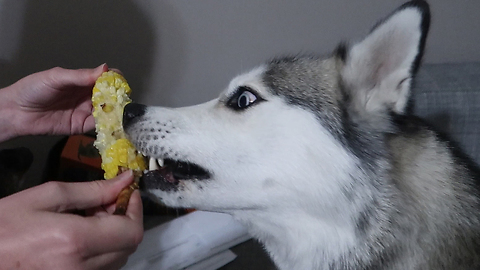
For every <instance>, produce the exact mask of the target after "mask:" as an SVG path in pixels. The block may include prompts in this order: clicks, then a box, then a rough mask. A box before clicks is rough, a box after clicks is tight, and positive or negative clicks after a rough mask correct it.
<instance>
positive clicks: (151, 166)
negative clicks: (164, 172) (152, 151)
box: [148, 157, 160, 171]
mask: <svg viewBox="0 0 480 270" xmlns="http://www.w3.org/2000/svg"><path fill="white" fill-rule="evenodd" d="M148 169H149V170H150V171H154V170H158V169H160V167H159V166H158V163H157V160H156V159H154V158H152V157H151V158H150V160H149V161H148Z"/></svg>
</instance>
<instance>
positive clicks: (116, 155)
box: [92, 71, 146, 179]
mask: <svg viewBox="0 0 480 270" xmlns="http://www.w3.org/2000/svg"><path fill="white" fill-rule="evenodd" d="M130 93H131V89H130V86H128V83H127V81H126V80H125V78H124V77H123V76H122V75H120V74H118V73H116V72H113V71H107V72H104V73H103V74H102V76H100V77H99V78H98V79H97V81H96V83H95V87H94V88H93V94H92V105H93V109H94V111H93V116H94V118H95V130H96V132H97V138H96V140H95V143H94V145H95V147H96V148H97V149H98V151H99V152H100V155H101V157H102V169H103V170H104V171H105V175H104V176H105V179H111V178H113V177H115V176H117V174H118V173H119V172H121V170H123V169H130V170H133V171H134V172H135V174H136V175H137V176H138V175H141V173H142V172H143V170H145V168H146V166H145V159H144V157H143V156H142V154H140V153H139V152H138V151H137V150H136V149H135V147H134V146H133V144H132V143H131V142H130V141H129V140H128V139H127V138H126V136H125V132H124V131H123V127H122V118H123V108H124V107H125V105H127V104H128V103H130V102H132V100H131V99H130V97H129V95H130Z"/></svg>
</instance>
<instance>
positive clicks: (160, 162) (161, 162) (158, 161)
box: [157, 158, 163, 167]
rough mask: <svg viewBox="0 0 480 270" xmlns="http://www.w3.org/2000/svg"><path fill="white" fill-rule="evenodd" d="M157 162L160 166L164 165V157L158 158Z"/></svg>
mask: <svg viewBox="0 0 480 270" xmlns="http://www.w3.org/2000/svg"><path fill="white" fill-rule="evenodd" d="M157 164H158V166H160V167H163V159H162V158H159V159H157Z"/></svg>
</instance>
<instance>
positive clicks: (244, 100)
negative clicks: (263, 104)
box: [228, 86, 260, 110]
mask: <svg viewBox="0 0 480 270" xmlns="http://www.w3.org/2000/svg"><path fill="white" fill-rule="evenodd" d="M258 100H260V98H259V97H257V95H256V94H255V92H254V91H253V90H252V89H250V88H249V87H245V86H242V87H239V88H238V90H237V92H236V93H235V94H234V95H233V96H232V97H231V98H230V100H229V101H228V106H230V107H231V108H233V109H235V110H243V109H245V108H247V107H248V106H250V105H252V104H254V103H255V102H257V101H258Z"/></svg>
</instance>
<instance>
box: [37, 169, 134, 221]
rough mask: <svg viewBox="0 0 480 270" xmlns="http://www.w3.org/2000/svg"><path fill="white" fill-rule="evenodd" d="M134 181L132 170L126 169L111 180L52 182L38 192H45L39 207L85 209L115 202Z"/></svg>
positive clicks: (52, 209)
mask: <svg viewBox="0 0 480 270" xmlns="http://www.w3.org/2000/svg"><path fill="white" fill-rule="evenodd" d="M132 182H133V173H132V171H126V172H124V173H122V174H120V175H119V176H117V177H115V178H113V179H111V180H99V181H91V182H81V183H64V182H51V183H47V184H44V185H43V187H42V189H43V190H39V191H38V192H39V193H40V194H43V196H41V197H42V198H43V199H42V201H40V202H38V204H37V205H36V207H37V208H40V209H43V210H48V211H52V212H65V211H68V210H75V209H78V210H83V209H88V208H93V207H97V206H102V205H106V204H110V203H112V202H114V201H115V200H116V198H117V196H118V194H119V193H120V191H121V190H122V189H123V188H124V187H126V186H128V185H129V184H131V183H132Z"/></svg>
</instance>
